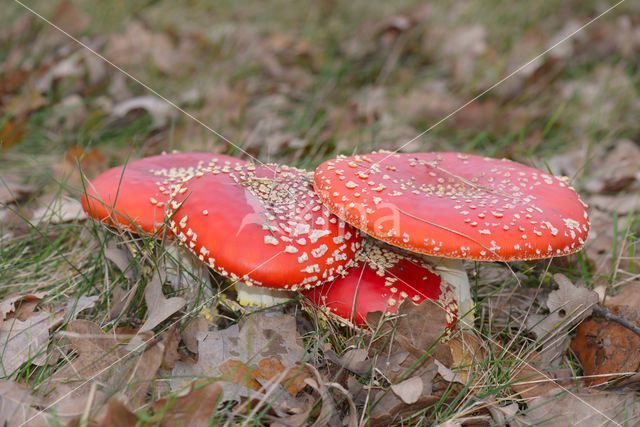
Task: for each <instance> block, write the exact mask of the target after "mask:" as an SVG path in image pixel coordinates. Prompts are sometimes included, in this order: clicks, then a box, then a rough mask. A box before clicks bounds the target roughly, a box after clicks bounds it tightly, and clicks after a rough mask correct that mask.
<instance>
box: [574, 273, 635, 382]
mask: <svg viewBox="0 0 640 427" xmlns="http://www.w3.org/2000/svg"><path fill="white" fill-rule="evenodd" d="M605 306H606V307H607V308H608V309H609V310H610V311H611V312H612V313H613V314H616V315H619V316H622V317H623V318H624V319H625V320H627V321H629V322H630V323H632V324H636V325H640V311H639V307H640V283H638V282H632V283H629V284H627V285H626V286H625V287H624V288H623V289H622V290H621V292H620V293H618V294H617V295H615V296H612V297H608V298H607V299H606V300H605ZM571 348H572V349H573V351H575V352H576V355H577V356H578V358H579V359H580V363H581V364H582V368H583V370H584V374H585V375H603V376H601V377H595V378H588V379H587V380H586V383H587V384H591V385H596V384H602V383H605V382H608V381H611V380H615V379H618V378H619V376H618V375H615V374H620V373H625V372H627V373H628V372H635V371H637V370H638V369H639V368H640V353H639V352H638V348H640V337H639V336H638V335H636V334H635V333H634V332H633V331H631V330H629V329H627V328H625V327H624V326H622V325H620V324H618V323H615V322H611V321H608V320H605V319H603V318H598V317H592V318H590V319H587V320H586V321H584V322H582V323H581V324H580V326H578V328H577V330H576V335H575V338H574V339H573V341H572V342H571ZM607 374H613V375H612V376H607Z"/></svg>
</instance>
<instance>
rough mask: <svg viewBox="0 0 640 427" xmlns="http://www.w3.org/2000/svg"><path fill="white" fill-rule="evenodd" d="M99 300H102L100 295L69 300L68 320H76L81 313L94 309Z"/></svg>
mask: <svg viewBox="0 0 640 427" xmlns="http://www.w3.org/2000/svg"><path fill="white" fill-rule="evenodd" d="M98 298H100V297H99V296H98V295H91V296H87V295H80V297H79V298H72V299H69V301H67V306H66V312H67V315H66V318H67V319H68V320H72V319H75V318H76V317H77V316H78V314H80V312H82V311H84V310H88V309H90V308H93V307H94V306H95V305H96V301H98Z"/></svg>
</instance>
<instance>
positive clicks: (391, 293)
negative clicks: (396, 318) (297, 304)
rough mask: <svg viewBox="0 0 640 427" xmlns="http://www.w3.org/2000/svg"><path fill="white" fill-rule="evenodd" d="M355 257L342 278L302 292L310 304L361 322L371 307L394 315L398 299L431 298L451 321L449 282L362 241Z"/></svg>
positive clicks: (414, 259) (454, 309)
mask: <svg viewBox="0 0 640 427" xmlns="http://www.w3.org/2000/svg"><path fill="white" fill-rule="evenodd" d="M356 260H357V264H356V266H355V267H354V268H351V269H350V270H349V273H348V274H347V275H346V276H345V277H341V278H338V279H336V280H334V281H333V282H330V283H325V284H323V285H321V286H318V287H316V288H313V289H310V290H308V291H304V292H303V295H304V296H305V297H307V298H308V299H309V301H310V302H311V303H312V305H313V306H317V307H320V308H321V309H322V310H323V311H324V312H325V313H327V314H329V315H333V316H336V317H337V318H338V319H339V320H342V321H344V322H345V323H347V324H349V325H358V326H362V325H364V324H365V323H366V316H367V314H368V313H371V312H374V311H381V312H384V313H386V314H389V315H390V314H396V313H397V312H398V307H399V306H400V304H401V303H402V302H403V301H404V300H409V301H411V302H412V303H413V304H421V303H423V302H424V301H425V300H431V301H435V302H436V303H437V304H438V305H439V306H441V307H442V309H443V310H445V312H446V313H447V321H448V325H447V326H448V327H449V328H450V327H452V325H453V324H454V323H455V320H456V318H457V316H458V306H457V302H456V301H455V299H454V293H453V290H452V288H451V286H450V285H449V284H448V283H447V282H445V281H444V280H442V278H441V277H440V276H439V275H438V274H437V273H435V272H434V270H433V268H432V266H431V265H430V264H429V263H427V262H426V261H425V260H423V259H422V258H420V257H419V256H411V255H409V254H406V253H404V252H402V251H400V250H398V249H395V248H393V247H391V246H389V245H385V244H384V243H381V242H377V241H375V240H373V239H367V240H365V243H364V245H363V249H362V251H360V252H359V253H358V254H357V255H356Z"/></svg>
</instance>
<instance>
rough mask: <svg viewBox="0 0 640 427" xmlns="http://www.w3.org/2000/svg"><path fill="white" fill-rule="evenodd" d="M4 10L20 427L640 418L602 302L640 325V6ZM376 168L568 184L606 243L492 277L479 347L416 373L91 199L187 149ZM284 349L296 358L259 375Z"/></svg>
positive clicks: (4, 289)
mask: <svg viewBox="0 0 640 427" xmlns="http://www.w3.org/2000/svg"><path fill="white" fill-rule="evenodd" d="M614 6H615V7H614ZM612 7H613V8H612ZM3 9H4V10H3V12H2V14H1V16H0V345H1V347H0V348H1V351H0V378H2V380H0V425H4V423H5V422H6V423H7V425H10V426H13V425H16V426H17V425H47V424H49V425H67V424H74V425H102V426H107V425H121V426H128V425H136V424H137V425H141V426H146V425H207V424H208V423H209V424H211V425H218V424H224V423H228V424H242V425H263V424H266V425H280V426H293V425H306V424H309V425H310V424H313V423H314V422H315V423H316V425H341V423H343V422H344V424H345V425H349V426H355V425H360V424H364V425H390V424H398V425H445V426H461V425H474V426H476V425H510V426H519V425H531V424H533V425H552V426H555V425H580V426H582V425H588V426H591V425H594V426H600V425H612V426H613V425H636V424H638V423H640V420H639V418H640V398H639V395H638V390H640V373H638V371H639V370H640V352H638V348H640V336H638V335H637V334H635V333H634V332H633V331H632V330H631V329H630V328H628V327H624V326H622V325H620V323H617V322H612V321H609V320H606V319H603V318H602V317H598V316H592V315H591V314H592V306H591V305H590V304H592V302H589V301H598V307H606V308H607V309H608V310H609V311H610V312H612V313H615V314H617V315H620V316H622V317H624V318H625V319H626V320H627V321H629V322H630V324H632V325H634V324H635V325H638V326H640V255H639V254H638V249H640V248H639V244H638V241H639V236H640V215H639V214H640V120H638V117H640V97H639V94H640V4H639V3H637V2H632V1H624V2H621V3H620V4H618V5H616V2H615V1H613V0H611V1H600V0H598V1H595V0H589V1H577V0H571V1H544V2H543V1H536V2H501V1H496V0H489V1H479V0H468V1H461V2H456V3H455V6H453V5H452V4H450V3H448V2H429V3H422V2H416V1H395V2H371V1H366V0H351V1H340V0H323V1H317V2H310V3H307V2H289V1H284V0H270V1H254V0H251V1H247V2H234V1H227V0H224V1H218V2H205V1H203V0H190V1H186V2H171V1H165V0H157V1H117V2H113V1H112V2H98V1H89V0H62V1H60V2H46V1H41V0H37V1H36V0H29V1H26V0H20V1H17V0H15V1H11V0H9V1H8V2H6V4H5V5H3ZM592 21H593V22H592ZM469 101H473V102H469ZM419 135H420V136H419ZM417 136H419V137H418V138H416V137H417ZM379 149H386V150H398V149H401V151H402V152H416V151H447V150H455V151H462V152H469V153H476V154H482V155H487V156H492V157H506V158H510V159H513V160H516V161H519V162H522V163H525V164H528V165H531V166H535V167H538V168H540V169H544V170H548V171H550V172H551V173H553V174H555V175H563V176H568V177H569V178H570V179H571V182H572V186H573V187H574V188H575V189H576V190H577V191H578V192H579V193H580V194H581V195H582V197H583V200H584V201H585V202H586V203H587V204H588V205H589V215H590V219H591V233H590V239H589V242H588V244H587V246H586V249H585V250H584V251H582V252H580V253H578V254H575V255H572V256H570V257H566V258H556V259H551V260H543V261H539V262H516V263H511V264H509V265H506V264H500V263H471V262H470V263H468V265H467V270H468V273H469V275H470V277H471V281H472V287H473V293H474V295H473V296H474V298H475V301H476V304H477V305H476V313H475V314H476V316H475V317H476V321H475V325H474V327H473V328H470V329H468V330H464V331H462V330H461V331H458V332H456V333H454V334H453V335H452V337H451V338H450V339H449V340H448V341H446V342H444V343H440V344H438V345H428V346H427V347H428V348H429V350H428V351H427V352H425V354H423V355H422V356H420V357H418V358H415V357H414V356H415V355H411V356H409V355H408V354H407V352H406V351H404V350H405V349H403V348H402V346H401V345H394V344H395V343H392V345H391V347H389V348H387V349H386V350H384V349H381V348H379V346H376V345H371V342H372V340H371V333H373V334H374V335H375V334H377V333H382V332H381V331H376V330H374V331H373V332H371V333H368V332H364V331H354V330H350V329H348V328H346V327H344V326H341V325H338V324H334V323H332V322H330V321H329V322H327V321H324V320H322V319H320V318H318V316H316V315H315V314H314V313H313V312H307V311H303V310H301V309H300V304H299V302H300V301H298V300H295V301H292V302H291V303H288V304H286V305H284V306H283V307H282V309H281V310H280V311H279V312H277V313H275V314H274V313H273V312H267V311H252V310H247V309H245V308H243V307H240V306H239V305H238V304H237V303H235V301H234V295H233V290H232V289H231V290H230V289H228V288H229V286H228V282H226V281H225V279H223V278H221V277H220V276H218V275H216V274H215V273H213V272H211V271H210V270H208V269H206V268H204V267H201V266H198V265H197V263H194V262H193V260H192V259H190V257H189V256H187V255H186V254H185V253H183V252H182V251H181V250H180V248H178V247H177V246H175V245H174V244H172V243H169V242H162V243H158V242H155V241H152V240H150V239H149V238H146V237H141V236H136V235H133V234H130V233H127V232H124V231H122V230H115V229H109V228H107V227H105V226H103V225H101V224H98V223H96V222H94V221H92V220H90V219H87V218H86V216H85V215H84V213H83V212H82V209H81V207H80V205H79V198H80V195H81V194H82V191H83V188H84V182H85V181H84V180H83V179H84V178H89V179H91V178H92V177H94V176H95V175H97V174H98V173H100V172H101V171H104V170H106V169H107V168H109V167H112V166H115V165H120V164H123V163H125V162H127V161H129V160H133V159H137V158H141V157H144V156H148V155H154V154H158V153H161V152H163V151H171V150H180V151H192V150H201V151H208V152H212V153H224V154H229V155H236V156H239V157H243V158H246V157H247V154H249V155H251V156H253V157H255V158H257V159H259V160H260V161H263V162H277V163H286V164H290V165H294V166H297V167H300V168H304V169H308V170H313V168H315V167H316V166H317V165H318V164H319V163H320V162H322V161H323V160H325V159H328V158H331V157H334V156H336V155H338V154H353V153H367V152H370V151H373V150H379ZM158 270H160V271H162V273H163V275H164V276H165V277H166V278H167V280H166V283H159V282H158V281H154V280H152V277H154V272H155V271H158ZM403 307H404V306H403ZM403 310H404V311H402V312H401V315H400V316H399V318H397V319H395V320H394V322H393V332H394V334H395V335H394V339H396V340H397V339H399V338H404V340H401V341H402V342H405V343H406V342H407V340H411V339H415V336H414V335H413V334H414V333H415V331H411V330H410V326H409V325H411V319H412V316H419V315H420V312H419V310H415V309H409V308H408V307H404V308H403ZM150 319H153V322H151V323H152V325H151V327H149V324H150ZM425 326H428V325H425ZM267 329H268V330H269V333H272V334H275V339H277V340H281V341H280V342H283V343H285V344H283V345H282V346H279V347H278V348H277V349H276V350H273V353H269V354H267V355H265V354H256V353H255V351H254V350H252V348H253V343H252V342H251V336H252V334H254V333H256V332H261V331H262V332H263V333H264V332H265V331H266V330H267ZM274 331H275V332H274ZM205 332H206V333H209V334H216V336H218V337H219V338H220V339H218V340H209V341H206V342H205V341H203V340H201V339H200V340H199V339H198V337H202V333H205ZM386 332H388V331H386ZM425 334H426V335H425V336H428V335H429V333H428V331H425ZM418 335H419V334H418ZM229 342H233V343H234V344H233V345H231V347H232V348H229V347H228V345H229ZM223 343H227V346H226V347H225V345H223ZM413 344H414V345H415V346H416V347H420V346H419V344H421V345H423V344H425V343H417V342H413ZM421 348H423V349H424V346H423V347H421ZM233 354H236V355H237V354H240V355H241V356H235V357H233V356H232V355H233ZM400 368H401V369H402V371H401V372H400V371H399V369H400Z"/></svg>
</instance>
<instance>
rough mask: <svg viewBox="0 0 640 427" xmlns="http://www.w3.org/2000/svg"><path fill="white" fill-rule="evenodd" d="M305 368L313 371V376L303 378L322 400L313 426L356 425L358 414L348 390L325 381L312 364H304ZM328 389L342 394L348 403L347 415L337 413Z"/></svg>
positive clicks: (350, 426) (354, 426)
mask: <svg viewBox="0 0 640 427" xmlns="http://www.w3.org/2000/svg"><path fill="white" fill-rule="evenodd" d="M305 366H306V367H307V369H309V370H310V371H311V372H312V373H313V378H307V379H305V383H307V385H308V386H310V387H311V388H313V389H314V390H315V391H316V392H317V393H318V394H319V395H320V399H321V401H322V406H321V408H320V414H319V415H318V417H317V418H316V420H315V421H314V423H313V424H312V426H313V427H320V426H344V425H346V426H348V427H356V426H357V425H358V414H357V411H356V407H355V404H354V403H353V399H352V398H351V396H350V395H349V392H348V391H347V390H346V389H344V388H343V387H342V386H341V385H340V384H337V383H326V382H325V381H324V379H323V378H322V375H320V372H319V371H318V370H317V369H316V368H315V367H314V366H312V365H310V364H306V365H305ZM330 390H334V391H336V392H338V393H340V394H341V395H342V397H343V398H344V399H345V400H346V401H347V402H348V404H349V412H348V413H347V415H346V416H345V415H342V416H341V415H340V414H339V413H338V410H337V407H336V402H335V400H334V398H333V395H332V394H331V392H330Z"/></svg>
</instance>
